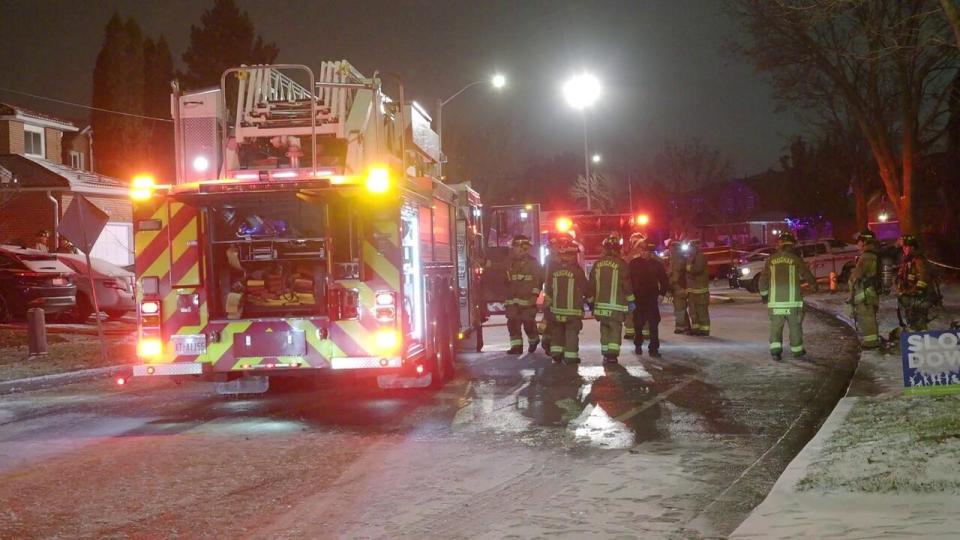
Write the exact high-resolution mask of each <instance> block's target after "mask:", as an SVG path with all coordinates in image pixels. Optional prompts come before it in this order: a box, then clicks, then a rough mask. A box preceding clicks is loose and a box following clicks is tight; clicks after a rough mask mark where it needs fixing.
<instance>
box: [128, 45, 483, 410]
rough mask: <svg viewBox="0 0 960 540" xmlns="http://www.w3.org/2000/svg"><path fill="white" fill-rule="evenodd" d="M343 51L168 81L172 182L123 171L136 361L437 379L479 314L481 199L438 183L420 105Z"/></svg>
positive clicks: (177, 368)
mask: <svg viewBox="0 0 960 540" xmlns="http://www.w3.org/2000/svg"><path fill="white" fill-rule="evenodd" d="M399 94H400V95H399V101H394V100H392V99H391V98H390V97H388V96H387V95H386V94H385V93H384V91H383V89H382V85H381V80H380V78H379V77H377V76H376V75H374V76H373V77H364V76H363V75H361V74H360V73H359V72H358V71H357V70H355V69H354V68H353V67H352V66H351V65H350V64H349V63H347V62H346V61H338V62H323V63H322V67H321V73H320V77H319V78H315V76H314V73H313V71H312V70H310V69H309V68H307V67H306V66H301V65H273V66H250V67H239V68H234V69H230V70H227V71H226V72H225V73H224V75H223V78H222V81H221V85H220V87H219V88H214V89H210V90H204V91H198V92H189V93H183V94H180V93H179V92H177V93H175V94H174V96H173V99H172V112H173V117H174V120H175V138H176V156H177V158H176V159H177V178H176V179H175V181H172V182H168V183H163V184H161V183H158V182H155V181H154V180H153V179H152V178H150V177H146V176H144V177H138V178H137V179H135V180H134V184H133V189H132V192H131V196H132V198H133V199H134V221H135V251H136V275H137V284H138V287H137V295H138V337H139V343H138V355H139V359H140V362H139V363H138V364H136V365H135V366H133V369H132V375H133V377H134V378H139V377H174V378H176V379H190V378H196V379H199V380H205V381H213V382H216V383H217V390H218V391H219V392H221V393H241V392H263V391H266V390H267V388H268V384H269V378H272V377H283V376H294V375H300V376H302V375H318V374H321V373H333V372H337V373H353V374H369V375H375V376H377V377H378V380H379V382H380V384H381V386H384V387H393V386H415V387H420V386H427V385H430V384H432V385H440V384H442V383H443V382H444V381H446V380H449V379H450V378H451V377H452V376H453V371H454V356H455V348H456V345H457V341H458V339H463V338H465V337H467V336H468V335H469V334H470V333H471V332H473V331H475V329H476V328H478V327H479V325H480V322H479V316H480V315H479V312H480V310H479V302H480V298H479V291H478V290H477V285H476V283H477V281H478V279H479V276H478V273H476V272H474V271H472V266H473V265H474V264H475V263H474V262H473V257H474V253H475V251H474V250H472V249H471V247H472V246H475V245H478V244H479V241H478V240H477V236H478V235H477V234H476V233H477V231H478V230H482V229H480V228H479V227H480V216H481V215H482V212H481V205H480V199H479V196H478V195H477V194H476V192H474V191H473V190H471V189H470V188H469V186H467V185H459V186H448V185H445V184H443V183H441V182H440V181H439V180H437V178H436V176H435V174H436V166H437V164H438V162H439V160H440V151H439V141H438V138H437V134H436V133H435V132H434V131H433V130H432V129H431V128H430V118H429V117H428V116H427V114H426V113H425V112H424V111H423V110H422V109H420V107H419V106H417V104H416V103H407V102H405V101H404V98H403V90H402V87H401V88H400V93H399Z"/></svg>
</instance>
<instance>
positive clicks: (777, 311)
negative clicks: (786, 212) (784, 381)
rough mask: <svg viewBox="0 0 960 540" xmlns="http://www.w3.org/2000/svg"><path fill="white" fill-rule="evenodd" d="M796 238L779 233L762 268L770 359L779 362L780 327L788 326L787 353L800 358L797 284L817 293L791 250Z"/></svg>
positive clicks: (800, 317) (804, 266) (804, 265)
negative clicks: (768, 320) (788, 346)
mask: <svg viewBox="0 0 960 540" xmlns="http://www.w3.org/2000/svg"><path fill="white" fill-rule="evenodd" d="M794 244H796V239H795V238H794V237H793V235H792V234H790V233H789V232H785V233H781V234H780V249H778V250H777V251H776V252H774V253H773V254H772V255H770V257H769V258H768V259H767V262H766V263H765V264H764V265H763V272H761V273H760V296H761V297H762V298H763V301H764V303H766V304H767V309H769V310H770V356H772V357H773V359H774V360H780V358H781V355H782V354H783V325H784V323H786V324H787V325H788V326H789V327H790V352H791V353H792V354H793V356H798V357H799V356H803V355H805V354H806V350H805V349H804V348H803V297H802V296H801V294H800V281H801V280H803V281H805V282H806V283H807V285H809V286H810V288H811V290H813V292H817V279H816V278H815V277H814V276H813V273H812V272H810V267H808V266H807V263H806V262H804V261H803V259H802V258H801V257H800V255H797V253H796V252H795V251H794V249H793V248H794Z"/></svg>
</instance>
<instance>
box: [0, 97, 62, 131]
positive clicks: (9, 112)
mask: <svg viewBox="0 0 960 540" xmlns="http://www.w3.org/2000/svg"><path fill="white" fill-rule="evenodd" d="M0 119H7V120H10V119H12V120H18V121H20V122H26V123H31V124H37V125H41V126H44V127H51V128H54V129H59V130H61V131H77V130H78V128H77V126H76V125H75V124H74V123H73V122H70V121H69V120H64V119H62V118H57V117H56V116H52V115H49V114H46V113H41V112H37V111H33V110H30V109H27V108H25V107H21V106H19V105H12V104H10V103H3V102H0Z"/></svg>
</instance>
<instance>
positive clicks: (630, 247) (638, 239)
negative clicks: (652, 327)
mask: <svg viewBox="0 0 960 540" xmlns="http://www.w3.org/2000/svg"><path fill="white" fill-rule="evenodd" d="M646 243H647V235H645V234H643V233H642V232H635V233H633V234H631V235H630V239H629V241H628V244H627V253H626V256H625V257H624V258H623V260H624V261H626V262H627V266H630V262H631V261H633V260H634V259H636V258H637V257H639V256H640V251H641V249H642V247H643V245H644V244H646ZM623 328H624V330H623V338H624V339H625V340H627V341H633V340H634V338H635V337H636V332H637V330H636V329H635V328H634V327H633V317H627V320H626V321H624V323H623ZM640 332H643V333H644V336H645V337H649V336H650V331H649V330H648V329H646V328H641V329H640Z"/></svg>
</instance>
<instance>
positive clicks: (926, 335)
mask: <svg viewBox="0 0 960 540" xmlns="http://www.w3.org/2000/svg"><path fill="white" fill-rule="evenodd" d="M900 351H901V357H902V360H903V386H904V389H905V390H904V392H905V393H907V394H912V395H934V394H954V393H960V331H958V330H936V331H930V332H918V333H903V334H901V335H900Z"/></svg>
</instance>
